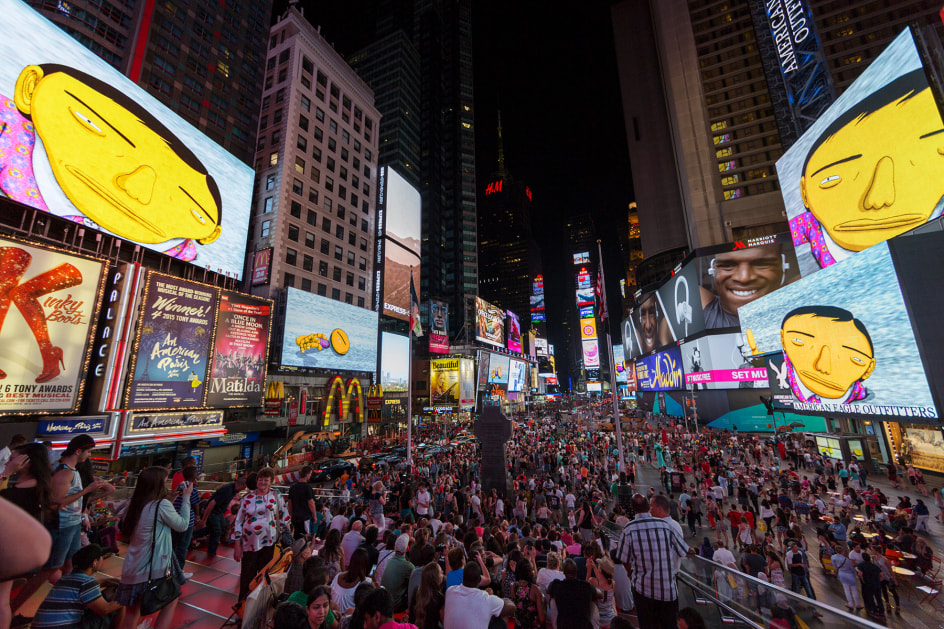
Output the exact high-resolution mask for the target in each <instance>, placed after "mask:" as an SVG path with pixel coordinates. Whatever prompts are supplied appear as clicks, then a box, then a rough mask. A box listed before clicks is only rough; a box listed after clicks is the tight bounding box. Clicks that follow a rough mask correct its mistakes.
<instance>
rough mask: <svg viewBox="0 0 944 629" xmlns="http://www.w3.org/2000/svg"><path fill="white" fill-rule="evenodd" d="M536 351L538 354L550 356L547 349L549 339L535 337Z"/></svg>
mask: <svg viewBox="0 0 944 629" xmlns="http://www.w3.org/2000/svg"><path fill="white" fill-rule="evenodd" d="M534 353H535V354H537V355H538V356H549V355H550V354H548V351H547V339H542V338H538V337H535V339H534Z"/></svg>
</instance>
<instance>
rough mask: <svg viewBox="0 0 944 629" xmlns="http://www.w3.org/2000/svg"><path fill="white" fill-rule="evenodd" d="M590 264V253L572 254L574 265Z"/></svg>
mask: <svg viewBox="0 0 944 629" xmlns="http://www.w3.org/2000/svg"><path fill="white" fill-rule="evenodd" d="M589 262H590V252H589V251H584V252H582V253H575V254H574V264H588V263H589Z"/></svg>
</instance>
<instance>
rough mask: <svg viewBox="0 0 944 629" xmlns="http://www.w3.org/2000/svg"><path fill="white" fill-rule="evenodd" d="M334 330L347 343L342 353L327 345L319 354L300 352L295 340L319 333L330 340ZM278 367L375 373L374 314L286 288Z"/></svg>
mask: <svg viewBox="0 0 944 629" xmlns="http://www.w3.org/2000/svg"><path fill="white" fill-rule="evenodd" d="M335 329H340V330H343V331H344V333H345V334H346V335H347V337H348V339H349V341H350V349H349V350H348V352H347V353H346V354H344V355H341V354H338V353H337V352H336V351H335V350H334V348H333V347H331V346H330V343H329V347H326V348H324V349H322V350H320V351H319V350H317V349H307V350H306V351H305V352H304V353H302V351H301V349H300V348H299V345H298V342H297V339H298V337H303V336H304V337H308V336H311V335H313V334H323V335H324V336H325V337H326V338H330V336H331V332H332V331H333V330H335ZM282 364H283V365H286V366H289V367H315V368H318V369H336V370H339V371H368V372H374V371H376V370H377V313H376V312H373V311H372V310H367V309H365V308H358V307H357V306H352V305H350V304H345V303H342V302H340V301H335V300H333V299H328V298H327V297H319V296H318V295H313V294H312V293H308V292H305V291H302V290H298V289H296V288H289V289H288V298H287V300H286V304H285V332H284V333H283V336H282Z"/></svg>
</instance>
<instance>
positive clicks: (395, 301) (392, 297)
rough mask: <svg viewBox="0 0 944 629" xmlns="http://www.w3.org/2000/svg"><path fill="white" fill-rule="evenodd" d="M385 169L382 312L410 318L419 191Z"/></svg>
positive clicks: (417, 263)
mask: <svg viewBox="0 0 944 629" xmlns="http://www.w3.org/2000/svg"><path fill="white" fill-rule="evenodd" d="M385 170H386V178H385V179H386V190H385V194H384V196H383V199H384V207H383V221H384V242H383V247H384V266H383V269H384V278H383V314H385V315H387V316H388V317H393V318H395V319H401V320H403V321H409V320H410V269H411V268H412V269H413V283H414V285H415V286H419V285H420V219H421V213H420V193H419V191H418V190H417V189H416V188H414V187H413V186H411V185H410V184H409V183H407V181H406V179H404V178H403V177H401V176H400V174H399V173H398V172H397V171H396V170H394V169H393V168H389V167H388V168H386V169H385ZM430 342H432V338H430ZM446 351H447V352H448V351H449V350H448V349H447V350H446Z"/></svg>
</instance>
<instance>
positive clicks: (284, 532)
mask: <svg viewBox="0 0 944 629" xmlns="http://www.w3.org/2000/svg"><path fill="white" fill-rule="evenodd" d="M275 510H276V514H275V522H276V525H277V528H278V533H279V536H278V538H279V545H280V546H281V547H282V548H283V549H287V548H291V547H292V546H293V545H294V544H295V537H294V536H293V535H292V531H291V529H289V527H287V526H285V523H284V522H283V520H282V513H283V512H284V510H285V503H284V502H282V496H281V494H279V493H276V494H275ZM301 533H302V535H304V534H305V531H301Z"/></svg>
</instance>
